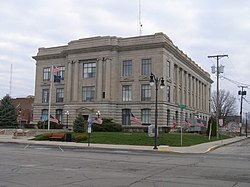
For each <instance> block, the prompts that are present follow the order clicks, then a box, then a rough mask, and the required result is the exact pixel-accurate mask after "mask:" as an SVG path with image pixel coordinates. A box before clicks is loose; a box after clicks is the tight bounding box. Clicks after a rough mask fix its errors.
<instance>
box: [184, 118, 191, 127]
mask: <svg viewBox="0 0 250 187" xmlns="http://www.w3.org/2000/svg"><path fill="white" fill-rule="evenodd" d="M185 126H186V127H187V128H189V127H191V123H189V121H188V120H187V119H185Z"/></svg>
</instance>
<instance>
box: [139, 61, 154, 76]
mask: <svg viewBox="0 0 250 187" xmlns="http://www.w3.org/2000/svg"><path fill="white" fill-rule="evenodd" d="M141 70H142V71H141V74H142V75H150V73H151V72H152V60H151V59H150V58H149V59H142V68H141Z"/></svg>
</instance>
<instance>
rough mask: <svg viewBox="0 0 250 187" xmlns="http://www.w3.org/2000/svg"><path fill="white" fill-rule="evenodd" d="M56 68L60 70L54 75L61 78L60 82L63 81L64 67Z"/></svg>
mask: <svg viewBox="0 0 250 187" xmlns="http://www.w3.org/2000/svg"><path fill="white" fill-rule="evenodd" d="M58 68H59V69H60V71H59V72H57V73H56V75H57V76H61V80H64V76H65V67H64V66H58Z"/></svg>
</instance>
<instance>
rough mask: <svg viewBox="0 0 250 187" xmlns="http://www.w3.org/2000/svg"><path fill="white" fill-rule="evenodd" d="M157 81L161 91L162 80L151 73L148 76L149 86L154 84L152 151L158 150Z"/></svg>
mask: <svg viewBox="0 0 250 187" xmlns="http://www.w3.org/2000/svg"><path fill="white" fill-rule="evenodd" d="M159 81H160V88H161V89H163V87H164V86H165V84H164V78H163V77H161V78H158V77H156V76H155V75H154V74H153V73H151V75H150V80H149V84H150V86H154V84H155V137H154V148H153V149H158V148H157V146H158V139H157V138H158V127H157V118H158V86H159Z"/></svg>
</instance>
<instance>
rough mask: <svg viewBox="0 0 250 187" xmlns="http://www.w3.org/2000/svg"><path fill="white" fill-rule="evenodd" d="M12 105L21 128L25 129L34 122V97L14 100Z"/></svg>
mask: <svg viewBox="0 0 250 187" xmlns="http://www.w3.org/2000/svg"><path fill="white" fill-rule="evenodd" d="M12 103H13V105H14V107H15V108H16V112H17V121H18V124H19V125H20V127H24V126H25V125H26V124H30V122H32V121H33V103H34V96H28V97H26V98H15V99H12Z"/></svg>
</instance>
